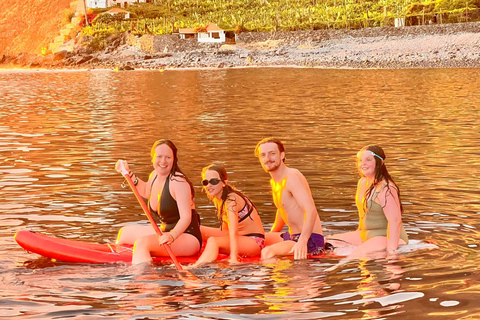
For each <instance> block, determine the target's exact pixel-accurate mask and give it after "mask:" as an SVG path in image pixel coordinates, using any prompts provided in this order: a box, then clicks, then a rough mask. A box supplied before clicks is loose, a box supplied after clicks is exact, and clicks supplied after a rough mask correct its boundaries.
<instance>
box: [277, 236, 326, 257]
mask: <svg viewBox="0 0 480 320" xmlns="http://www.w3.org/2000/svg"><path fill="white" fill-rule="evenodd" d="M281 237H282V238H283V241H287V240H292V241H295V242H298V238H300V233H297V234H290V233H288V232H284V233H282V234H281ZM324 247H325V239H324V238H323V236H322V235H321V234H318V233H312V235H311V236H310V238H309V239H308V242H307V250H308V254H311V255H317V254H320V253H322V252H323V249H324Z"/></svg>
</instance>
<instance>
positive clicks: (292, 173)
mask: <svg viewBox="0 0 480 320" xmlns="http://www.w3.org/2000/svg"><path fill="white" fill-rule="evenodd" d="M287 177H288V179H300V180H303V179H305V176H304V175H303V173H301V172H300V170H298V169H295V168H288V171H287Z"/></svg>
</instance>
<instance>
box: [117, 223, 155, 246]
mask: <svg viewBox="0 0 480 320" xmlns="http://www.w3.org/2000/svg"><path fill="white" fill-rule="evenodd" d="M150 234H155V230H154V229H153V227H152V226H149V225H144V226H141V225H131V226H125V227H123V228H121V229H120V230H119V231H118V236H117V241H116V242H115V243H116V244H134V243H135V241H137V239H138V238H139V237H141V236H146V235H150Z"/></svg>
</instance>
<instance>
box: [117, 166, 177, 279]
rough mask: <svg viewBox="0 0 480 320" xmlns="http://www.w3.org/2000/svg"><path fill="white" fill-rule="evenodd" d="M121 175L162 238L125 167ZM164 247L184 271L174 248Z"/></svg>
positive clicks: (166, 245)
mask: <svg viewBox="0 0 480 320" xmlns="http://www.w3.org/2000/svg"><path fill="white" fill-rule="evenodd" d="M121 173H122V175H123V176H124V177H125V179H126V180H127V183H128V185H129V186H130V189H132V191H133V193H134V194H135V197H136V198H137V201H138V203H139V204H140V206H141V207H142V209H143V212H145V214H146V215H147V218H148V221H150V223H151V224H152V227H153V229H155V232H156V233H157V234H158V235H159V236H161V235H162V231H161V230H160V228H159V227H158V225H157V223H156V222H155V220H154V219H153V217H152V214H151V213H150V210H149V209H148V207H147V205H146V204H145V201H143V199H142V196H141V195H140V193H139V192H138V190H137V188H136V187H135V185H134V184H133V181H132V178H131V177H130V175H129V174H128V171H127V170H126V169H125V167H123V168H121ZM163 246H164V247H165V249H166V250H167V252H168V254H169V255H170V258H171V259H172V261H173V263H174V264H175V267H177V269H178V270H183V268H182V265H181V264H180V263H178V261H177V258H176V257H175V255H174V254H173V251H172V248H170V246H169V245H168V244H166V243H164V244H163Z"/></svg>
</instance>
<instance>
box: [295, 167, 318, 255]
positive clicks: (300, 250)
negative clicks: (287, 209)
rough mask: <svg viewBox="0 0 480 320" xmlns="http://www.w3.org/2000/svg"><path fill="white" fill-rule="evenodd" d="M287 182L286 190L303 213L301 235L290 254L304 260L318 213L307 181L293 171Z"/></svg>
mask: <svg viewBox="0 0 480 320" xmlns="http://www.w3.org/2000/svg"><path fill="white" fill-rule="evenodd" d="M288 182H289V183H288ZM288 182H287V187H288V190H289V191H290V192H291V194H292V196H293V198H294V199H295V201H296V202H297V203H298V205H299V206H300V208H301V209H302V212H304V217H303V219H304V221H303V226H302V233H301V235H300V237H299V238H298V242H297V243H296V244H295V245H294V246H293V248H292V252H293V253H294V258H295V259H306V258H307V253H308V252H307V251H308V250H307V242H308V239H309V238H310V236H311V235H312V231H313V228H314V227H315V221H316V219H317V217H318V211H317V208H316V207H315V202H314V201H313V197H312V192H311V191H310V187H309V185H308V182H307V179H305V177H304V176H303V174H302V173H301V172H300V171H298V170H295V172H294V174H292V177H291V178H289V181H288Z"/></svg>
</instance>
